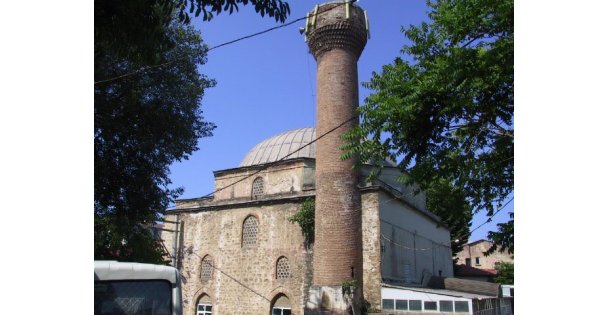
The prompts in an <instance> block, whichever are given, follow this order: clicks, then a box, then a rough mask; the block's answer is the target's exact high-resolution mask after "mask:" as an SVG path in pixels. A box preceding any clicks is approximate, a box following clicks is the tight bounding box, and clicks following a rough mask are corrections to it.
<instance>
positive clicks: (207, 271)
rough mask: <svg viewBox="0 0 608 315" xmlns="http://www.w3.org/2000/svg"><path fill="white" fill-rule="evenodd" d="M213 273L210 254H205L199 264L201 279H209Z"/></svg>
mask: <svg viewBox="0 0 608 315" xmlns="http://www.w3.org/2000/svg"><path fill="white" fill-rule="evenodd" d="M212 274H213V262H212V261H211V256H209V255H206V256H205V257H203V263H202V264H201V280H203V281H206V280H211V275H212Z"/></svg>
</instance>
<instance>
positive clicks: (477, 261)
mask: <svg viewBox="0 0 608 315" xmlns="http://www.w3.org/2000/svg"><path fill="white" fill-rule="evenodd" d="M475 264H476V265H480V263H479V257H475Z"/></svg>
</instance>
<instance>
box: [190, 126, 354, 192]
mask: <svg viewBox="0 0 608 315" xmlns="http://www.w3.org/2000/svg"><path fill="white" fill-rule="evenodd" d="M358 117H359V115H355V116H353V117H351V118H349V119H347V120H345V121H343V122H342V123H341V124H339V125H338V126H336V127H334V128H332V129H330V130H329V131H327V132H326V133H324V134H322V135H321V136H319V137H317V138H316V139H314V140H313V141H311V142H309V143H307V144H305V145H303V146H301V147H300V148H298V149H297V150H295V151H293V152H291V153H289V154H287V155H285V156H284V157H282V158H281V159H279V160H277V161H274V162H271V163H267V164H264V165H263V166H262V167H261V168H260V169H259V170H257V171H255V172H253V173H251V174H249V175H248V176H245V177H243V178H241V179H239V180H237V181H236V182H234V183H232V184H229V185H227V186H224V187H222V188H219V189H217V190H214V191H212V192H210V193H208V194H206V195H204V196H203V197H201V198H205V197H209V196H211V195H213V194H215V193H216V192H219V191H222V190H224V189H226V188H229V187H232V186H234V185H236V184H238V183H240V182H242V181H244V180H246V179H248V178H251V177H252V176H255V175H256V174H259V173H260V172H262V171H264V170H266V169H267V168H269V167H271V166H274V165H275V164H278V163H280V162H282V161H284V160H285V159H287V158H288V157H290V156H292V155H294V154H295V153H297V152H299V151H300V150H302V149H304V148H306V147H307V146H309V145H312V144H313V143H315V142H317V141H318V140H319V139H321V138H323V137H325V136H327V135H328V134H330V133H332V132H334V131H335V130H337V129H338V128H340V127H342V126H344V125H345V124H346V123H348V122H350V121H352V120H354V119H356V118H358Z"/></svg>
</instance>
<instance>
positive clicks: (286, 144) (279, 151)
mask: <svg viewBox="0 0 608 315" xmlns="http://www.w3.org/2000/svg"><path fill="white" fill-rule="evenodd" d="M316 137H317V134H316V131H315V128H301V129H296V130H290V131H286V132H283V133H281V134H278V135H276V136H273V137H271V138H268V139H266V140H264V141H262V142H260V143H258V144H257V145H256V146H255V147H253V149H251V150H250V151H249V152H247V155H245V158H243V160H242V161H241V164H240V165H239V167H244V166H251V165H259V164H266V163H272V162H276V161H278V160H280V159H281V158H283V157H284V156H286V155H287V154H289V153H292V152H294V151H296V150H298V149H300V148H302V147H303V146H305V145H307V144H309V143H310V142H311V141H313V140H314V139H315V138H316ZM315 152H316V145H315V144H314V143H313V144H311V145H309V146H306V147H305V148H303V149H302V150H300V151H298V152H296V153H294V154H293V155H291V156H289V157H288V159H295V158H301V157H307V158H313V159H314V158H315Z"/></svg>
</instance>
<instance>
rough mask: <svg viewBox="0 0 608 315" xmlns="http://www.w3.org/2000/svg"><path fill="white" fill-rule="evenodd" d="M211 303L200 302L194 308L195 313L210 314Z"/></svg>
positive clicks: (199, 314)
mask: <svg viewBox="0 0 608 315" xmlns="http://www.w3.org/2000/svg"><path fill="white" fill-rule="evenodd" d="M211 314H212V313H211V305H210V304H203V303H200V304H199V305H198V308H197V310H196V315H211Z"/></svg>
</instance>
